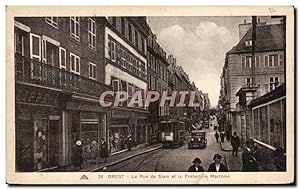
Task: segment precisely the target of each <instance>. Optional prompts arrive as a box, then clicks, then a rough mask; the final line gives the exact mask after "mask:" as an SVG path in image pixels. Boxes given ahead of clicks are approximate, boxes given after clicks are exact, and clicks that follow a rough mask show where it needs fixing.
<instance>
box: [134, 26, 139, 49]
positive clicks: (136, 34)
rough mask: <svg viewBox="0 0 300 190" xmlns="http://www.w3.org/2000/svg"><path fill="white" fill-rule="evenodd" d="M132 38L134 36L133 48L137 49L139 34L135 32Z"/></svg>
mask: <svg viewBox="0 0 300 190" xmlns="http://www.w3.org/2000/svg"><path fill="white" fill-rule="evenodd" d="M134 36H135V46H136V47H138V45H139V33H138V31H137V30H136V31H135V35H134Z"/></svg>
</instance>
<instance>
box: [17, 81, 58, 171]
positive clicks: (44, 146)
mask: <svg viewBox="0 0 300 190" xmlns="http://www.w3.org/2000/svg"><path fill="white" fill-rule="evenodd" d="M59 97H60V92H57V91H52V90H48V89H43V88H38V87H31V86H26V85H19V84H16V106H15V108H16V112H15V119H16V122H15V123H16V125H15V127H16V128H15V131H16V171H18V172H26V171H28V172H29V171H39V170H43V169H46V168H53V167H57V166H59V165H60V164H61V161H62V155H61V154H60V152H61V151H62V138H63V137H62V124H61V121H62V115H61V113H62V111H61V109H60V108H59V106H58V105H59Z"/></svg>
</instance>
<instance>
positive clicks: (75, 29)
mask: <svg viewBox="0 0 300 190" xmlns="http://www.w3.org/2000/svg"><path fill="white" fill-rule="evenodd" d="M79 24H80V21H79V17H71V18H70V33H71V37H73V38H75V39H76V40H78V41H79V40H80V38H79V35H80V25H79Z"/></svg>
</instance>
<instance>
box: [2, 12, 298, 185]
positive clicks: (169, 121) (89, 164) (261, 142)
mask: <svg viewBox="0 0 300 190" xmlns="http://www.w3.org/2000/svg"><path fill="white" fill-rule="evenodd" d="M6 14H7V33H6V39H7V46H6V47H7V57H6V68H7V71H6V72H7V97H6V98H7V126H6V130H7V171H6V172H7V179H6V180H7V183H9V184H99V185H102V184H170V185H171V184H186V185H188V184H189V185H191V184H199V185H205V184H249V185H251V184H293V183H295V179H294V176H295V169H294V164H295V152H294V150H295V149H294V146H295V144H294V143H295V133H294V132H295V123H294V109H295V108H294V65H295V63H294V7H292V6H286V7H272V6H270V7H267V6H265V7H250V6H248V7H246V6H245V7H67V6H49V7H29V6H28V7H26V6H24V7H22V6H19V7H12V6H8V7H7V13H6Z"/></svg>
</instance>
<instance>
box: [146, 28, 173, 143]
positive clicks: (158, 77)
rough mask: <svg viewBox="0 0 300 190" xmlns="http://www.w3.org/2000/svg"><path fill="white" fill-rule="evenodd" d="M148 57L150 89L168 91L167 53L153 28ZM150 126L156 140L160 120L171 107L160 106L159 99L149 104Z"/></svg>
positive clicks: (149, 38)
mask: <svg viewBox="0 0 300 190" xmlns="http://www.w3.org/2000/svg"><path fill="white" fill-rule="evenodd" d="M147 51H148V54H147V59H148V90H149V91H157V92H159V93H160V94H162V93H163V91H168V65H169V63H168V62H167V55H166V52H165V51H164V50H163V48H162V47H161V46H160V45H159V43H158V42H157V38H156V35H155V34H153V33H152V31H151V29H150V31H149V36H148V46H147ZM149 113H150V115H149V126H150V127H148V136H149V140H150V141H151V140H152V141H155V140H158V139H157V132H158V122H159V120H160V119H161V117H163V116H167V115H169V107H168V106H166V105H165V106H164V107H160V106H159V100H157V101H156V102H152V103H150V105H149Z"/></svg>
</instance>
